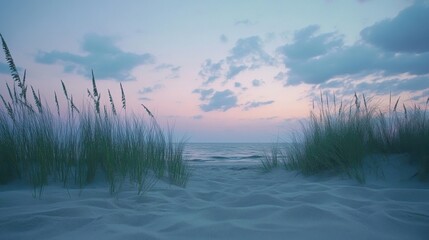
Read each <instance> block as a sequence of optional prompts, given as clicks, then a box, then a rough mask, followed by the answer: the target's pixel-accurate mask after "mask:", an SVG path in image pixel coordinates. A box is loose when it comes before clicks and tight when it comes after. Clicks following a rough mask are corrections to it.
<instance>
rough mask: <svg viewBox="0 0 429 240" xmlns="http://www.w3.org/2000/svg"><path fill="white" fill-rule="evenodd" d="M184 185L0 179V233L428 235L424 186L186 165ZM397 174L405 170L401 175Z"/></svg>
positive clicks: (428, 198) (428, 200) (388, 177)
mask: <svg viewBox="0 0 429 240" xmlns="http://www.w3.org/2000/svg"><path fill="white" fill-rule="evenodd" d="M193 168H194V171H193V175H192V177H191V178H190V181H189V184H188V186H187V188H185V189H182V188H178V187H174V186H169V185H166V184H163V183H159V184H157V185H156V186H155V187H154V188H153V189H152V190H151V191H149V192H147V193H146V194H144V195H142V196H137V194H136V190H135V189H134V188H132V187H131V186H124V188H123V190H122V191H121V193H120V194H119V195H118V196H117V197H112V196H110V195H109V193H108V188H107V187H106V186H104V185H103V184H98V185H97V184H96V185H93V186H89V187H87V188H85V189H83V190H82V191H81V192H80V190H78V189H70V190H69V191H67V190H66V189H62V188H60V187H59V186H48V187H47V188H46V189H45V191H44V194H43V195H42V199H40V200H39V199H33V198H32V196H31V194H32V191H31V189H29V188H27V187H22V186H21V187H20V186H17V185H8V186H1V187H0V239H4V240H6V239H80V240H83V239H329V240H331V239H401V240H402V239H427V236H429V186H428V184H427V183H420V182H417V181H415V180H409V179H400V178H395V179H394V178H393V176H392V175H394V172H392V171H390V170H389V171H388V172H387V174H385V177H384V179H379V178H373V179H371V178H369V179H368V181H367V183H366V184H359V183H357V182H356V181H354V180H347V179H341V178H332V177H331V178H325V177H320V176H315V177H302V176H300V175H299V174H297V173H295V172H286V171H283V170H278V171H277V170H276V171H274V172H271V173H262V172H260V171H258V170H257V169H256V166H251V165H250V166H249V165H246V166H243V165H212V166H209V165H194V166H193ZM404 176H409V174H408V175H407V174H405V175H404Z"/></svg>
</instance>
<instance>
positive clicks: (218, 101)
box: [200, 89, 237, 112]
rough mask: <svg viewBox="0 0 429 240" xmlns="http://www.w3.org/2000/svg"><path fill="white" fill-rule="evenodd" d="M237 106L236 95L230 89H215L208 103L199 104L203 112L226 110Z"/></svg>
mask: <svg viewBox="0 0 429 240" xmlns="http://www.w3.org/2000/svg"><path fill="white" fill-rule="evenodd" d="M236 106H237V97H236V96H235V95H234V93H233V92H232V91H231V90H228V89H227V90H224V91H221V92H219V91H216V92H215V93H214V94H213V96H211V98H210V99H208V103H206V104H201V105H200V109H201V110H202V111H204V112H210V111H223V112H225V111H227V110H228V109H231V108H234V107H236Z"/></svg>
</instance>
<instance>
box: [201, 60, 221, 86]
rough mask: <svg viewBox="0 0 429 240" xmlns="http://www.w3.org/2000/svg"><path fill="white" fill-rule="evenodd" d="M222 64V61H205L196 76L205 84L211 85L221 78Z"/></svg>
mask: <svg viewBox="0 0 429 240" xmlns="http://www.w3.org/2000/svg"><path fill="white" fill-rule="evenodd" d="M222 64H223V61H222V60H221V61H219V62H217V63H214V62H213V61H212V60H211V59H206V60H205V61H204V63H203V64H202V65H201V70H200V72H199V73H198V75H200V77H201V78H203V79H204V80H205V82H204V83H205V84H208V83H212V82H214V81H216V80H217V79H218V78H220V77H221V76H222Z"/></svg>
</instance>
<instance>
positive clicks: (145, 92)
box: [138, 83, 164, 95]
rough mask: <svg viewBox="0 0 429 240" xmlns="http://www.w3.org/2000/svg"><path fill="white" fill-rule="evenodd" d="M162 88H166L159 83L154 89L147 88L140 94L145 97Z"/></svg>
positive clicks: (140, 91)
mask: <svg viewBox="0 0 429 240" xmlns="http://www.w3.org/2000/svg"><path fill="white" fill-rule="evenodd" d="M162 88H164V85H162V84H159V83H158V84H155V85H153V86H152V87H145V88H143V89H142V90H139V91H138V93H139V94H142V95H144V94H147V93H152V92H155V91H157V90H160V89H162Z"/></svg>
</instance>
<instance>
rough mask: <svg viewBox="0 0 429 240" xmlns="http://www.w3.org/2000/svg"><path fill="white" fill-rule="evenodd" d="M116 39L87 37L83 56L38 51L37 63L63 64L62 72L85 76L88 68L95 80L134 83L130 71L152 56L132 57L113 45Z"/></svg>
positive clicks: (149, 59)
mask: <svg viewBox="0 0 429 240" xmlns="http://www.w3.org/2000/svg"><path fill="white" fill-rule="evenodd" d="M114 40H115V39H114V38H112V37H108V36H101V35H97V34H89V35H86V36H85V38H84V41H83V43H82V46H81V48H82V50H83V51H84V52H86V55H84V56H81V55H76V54H72V53H68V52H61V51H51V52H39V53H38V54H37V56H36V62H38V63H44V64H56V63H59V64H62V65H63V67H64V72H70V73H71V72H73V73H77V74H80V75H84V76H86V77H89V76H90V73H91V69H93V70H94V73H95V75H96V77H97V79H114V80H116V81H126V80H134V77H133V76H131V74H130V72H131V70H133V69H134V68H135V67H137V66H140V65H144V64H151V63H153V61H154V57H153V56H152V55H151V54H149V53H144V54H135V53H130V52H124V51H123V50H121V49H120V48H119V47H117V46H116V45H115V41H114Z"/></svg>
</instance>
